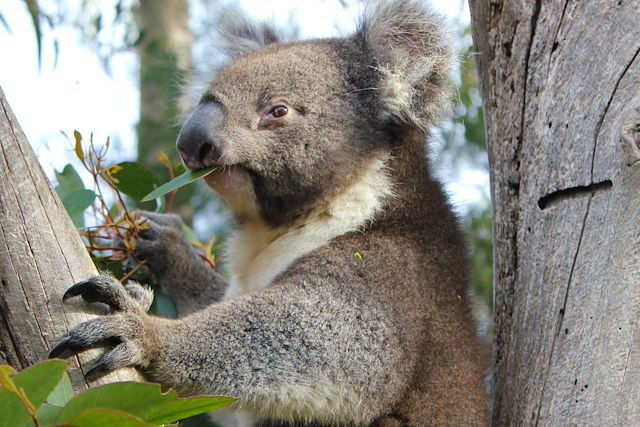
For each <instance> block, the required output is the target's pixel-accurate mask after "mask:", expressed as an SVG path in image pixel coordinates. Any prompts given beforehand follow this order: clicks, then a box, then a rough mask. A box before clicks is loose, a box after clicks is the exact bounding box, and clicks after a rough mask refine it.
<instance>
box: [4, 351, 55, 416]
mask: <svg viewBox="0 0 640 427" xmlns="http://www.w3.org/2000/svg"><path fill="white" fill-rule="evenodd" d="M66 368H67V364H66V363H65V362H64V361H62V360H49V361H46V362H42V363H39V364H37V365H33V366H31V367H29V368H27V369H25V370H23V371H22V372H20V373H18V374H16V375H13V376H12V377H11V381H12V382H13V383H14V384H15V386H16V387H17V388H18V389H22V390H23V391H24V393H25V395H26V396H27V398H28V399H29V402H31V404H32V405H33V407H34V408H36V409H38V408H39V407H40V406H41V405H42V404H43V403H44V401H45V399H46V398H47V396H49V395H50V394H51V392H52V391H53V390H54V389H55V388H56V386H57V385H58V383H59V382H60V381H61V380H62V378H63V376H64V375H65V370H66ZM0 414H2V416H0V427H15V426H21V425H23V424H26V425H29V424H28V423H30V421H29V420H30V419H31V416H30V415H29V413H28V412H27V410H26V409H25V407H24V405H23V403H22V402H21V401H20V399H19V398H18V397H17V396H16V395H15V394H13V393H12V392H10V391H9V390H8V389H6V388H4V387H0ZM31 425H33V423H31Z"/></svg>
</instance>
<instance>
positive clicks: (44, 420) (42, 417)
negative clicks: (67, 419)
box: [22, 402, 62, 427]
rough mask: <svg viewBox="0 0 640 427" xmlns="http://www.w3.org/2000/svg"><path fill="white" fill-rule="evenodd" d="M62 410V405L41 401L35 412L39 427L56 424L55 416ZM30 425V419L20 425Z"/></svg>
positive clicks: (31, 423) (25, 426) (30, 426)
mask: <svg viewBox="0 0 640 427" xmlns="http://www.w3.org/2000/svg"><path fill="white" fill-rule="evenodd" d="M60 411H62V406H56V405H52V404H50V403H47V402H45V403H43V404H42V406H40V408H39V409H38V411H37V412H36V418H37V419H38V423H40V426H41V427H46V426H53V425H55V424H56V418H58V414H59V413H60ZM27 426H29V427H32V426H33V422H32V421H31V420H30V421H29V422H27V423H25V424H23V426H22V427H27Z"/></svg>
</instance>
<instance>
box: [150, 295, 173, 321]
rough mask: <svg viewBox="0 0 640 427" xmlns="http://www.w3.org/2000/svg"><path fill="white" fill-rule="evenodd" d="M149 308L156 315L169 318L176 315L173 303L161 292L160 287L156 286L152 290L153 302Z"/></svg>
mask: <svg viewBox="0 0 640 427" xmlns="http://www.w3.org/2000/svg"><path fill="white" fill-rule="evenodd" d="M150 310H151V312H152V313H154V314H157V315H158V316H162V317H169V318H171V319H175V318H176V317H178V312H177V311H176V306H175V304H174V303H173V301H172V300H171V298H170V297H169V296H168V295H167V294H165V293H164V292H162V290H161V289H160V287H156V288H155V289H154V290H153V304H151V308H150Z"/></svg>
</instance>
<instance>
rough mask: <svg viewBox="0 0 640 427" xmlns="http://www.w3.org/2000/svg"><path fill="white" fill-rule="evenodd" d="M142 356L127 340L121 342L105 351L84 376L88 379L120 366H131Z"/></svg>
mask: <svg viewBox="0 0 640 427" xmlns="http://www.w3.org/2000/svg"><path fill="white" fill-rule="evenodd" d="M140 356H141V355H139V354H138V352H137V351H136V350H135V347H134V346H131V345H129V344H128V343H126V342H123V343H120V344H118V345H117V346H115V347H114V348H113V349H112V350H110V351H108V352H106V353H104V354H103V355H102V357H100V359H99V360H98V361H97V362H96V364H95V365H93V367H92V368H91V369H89V370H88V371H87V372H86V373H85V374H84V377H85V378H87V379H95V378H98V377H101V376H103V375H105V374H107V373H109V372H111V371H113V370H116V369H118V368H123V367H125V366H130V365H131V364H132V363H134V362H135V361H137V360H140V359H141V357H140Z"/></svg>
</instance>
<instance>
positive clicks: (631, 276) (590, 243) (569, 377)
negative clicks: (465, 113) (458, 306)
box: [470, 0, 640, 426]
mask: <svg viewBox="0 0 640 427" xmlns="http://www.w3.org/2000/svg"><path fill="white" fill-rule="evenodd" d="M470 5H471V13H472V26H473V36H474V45H475V50H476V52H477V56H476V59H477V62H478V66H479V70H480V76H481V82H482V89H483V90H482V92H483V97H484V104H485V114H486V126H487V137H488V150H489V161H490V169H491V182H492V198H493V210H494V242H495V249H494V251H495V302H494V305H495V314H494V315H495V347H494V364H495V366H494V369H495V384H494V386H495V397H494V404H493V424H494V425H581V426H587V425H592V426H612V425H640V351H639V350H640V347H639V344H640V333H638V332H640V331H639V330H638V327H639V323H638V322H639V320H640V291H639V289H640V161H639V159H640V57H639V56H638V53H639V52H640V25H638V22H639V21H640V1H638V0H620V1H602V0H593V1H573V2H569V1H559V0H555V1H549V2H543V1H540V0H537V1H529V0H509V1H507V0H475V1H474V0H471V1H470Z"/></svg>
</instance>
